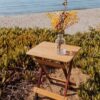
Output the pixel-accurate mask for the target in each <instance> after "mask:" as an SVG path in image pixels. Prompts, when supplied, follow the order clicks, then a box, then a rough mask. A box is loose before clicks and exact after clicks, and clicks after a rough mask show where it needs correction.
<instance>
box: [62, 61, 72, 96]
mask: <svg viewBox="0 0 100 100" xmlns="http://www.w3.org/2000/svg"><path fill="white" fill-rule="evenodd" d="M72 62H73V61H71V62H70V64H69V69H68V73H67V76H66V75H65V77H66V83H65V90H64V96H66V93H67V90H68V85H69V80H70V75H71V70H72ZM66 71H67V70H66ZM63 72H64V73H65V70H64V69H63Z"/></svg>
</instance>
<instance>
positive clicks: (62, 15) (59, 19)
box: [48, 11, 78, 31]
mask: <svg viewBox="0 0 100 100" xmlns="http://www.w3.org/2000/svg"><path fill="white" fill-rule="evenodd" d="M48 16H49V18H50V19H51V25H52V26H53V28H54V29H55V30H56V31H62V30H65V29H66V28H68V27H69V26H71V25H73V24H74V23H77V22H78V17H77V12H76V11H69V12H59V13H52V14H51V13H49V14H48Z"/></svg>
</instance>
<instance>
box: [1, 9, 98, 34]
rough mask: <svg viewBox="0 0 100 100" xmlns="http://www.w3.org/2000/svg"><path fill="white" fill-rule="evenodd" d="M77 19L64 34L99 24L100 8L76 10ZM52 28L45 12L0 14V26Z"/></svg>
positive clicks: (85, 29)
mask: <svg viewBox="0 0 100 100" xmlns="http://www.w3.org/2000/svg"><path fill="white" fill-rule="evenodd" d="M77 12H78V17H79V21H78V23H76V24H74V25H73V26H71V27H69V28H68V29H66V32H65V33H66V34H74V33H76V32H84V31H88V29H89V27H96V26H98V25H99V24H100V8H95V9H84V10H77ZM15 26H18V27H22V28H23V27H26V28H28V27H32V28H33V27H40V28H52V26H51V24H50V19H49V18H48V16H47V13H31V14H22V15H10V16H0V27H15Z"/></svg>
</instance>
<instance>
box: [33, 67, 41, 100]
mask: <svg viewBox="0 0 100 100" xmlns="http://www.w3.org/2000/svg"><path fill="white" fill-rule="evenodd" d="M42 75H43V69H42V68H40V69H39V79H38V83H37V87H40V84H41V78H42ZM34 100H38V94H37V93H35V96H34Z"/></svg>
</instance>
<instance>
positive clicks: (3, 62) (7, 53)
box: [0, 27, 100, 100]
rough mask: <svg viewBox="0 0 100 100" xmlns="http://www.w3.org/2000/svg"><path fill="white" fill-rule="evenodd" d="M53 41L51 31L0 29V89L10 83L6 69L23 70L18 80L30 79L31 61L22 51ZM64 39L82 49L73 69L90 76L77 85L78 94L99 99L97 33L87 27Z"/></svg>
mask: <svg viewBox="0 0 100 100" xmlns="http://www.w3.org/2000/svg"><path fill="white" fill-rule="evenodd" d="M55 38H56V32H55V31H53V30H47V29H39V28H35V29H32V28H28V29H26V28H24V29H22V28H18V27H15V28H0V86H2V85H5V83H6V82H8V81H9V80H10V81H11V80H12V78H11V75H12V72H11V71H9V69H14V70H15V68H19V69H23V70H22V71H23V73H22V71H21V73H20V74H21V75H22V79H27V80H28V79H29V80H32V75H33V74H34V73H33V72H31V70H34V67H35V62H34V61H33V59H32V58H31V57H29V56H27V55H26V52H27V51H28V50H29V49H30V48H32V47H34V46H35V45H37V44H39V43H40V42H42V41H51V42H54V41H55ZM65 39H66V43H67V44H73V45H78V46H81V47H82V49H81V50H80V52H79V54H78V55H77V56H76V57H75V59H74V66H75V67H80V68H81V69H82V71H83V72H84V73H87V74H89V75H90V79H89V80H88V81H87V82H86V83H85V84H82V85H81V86H80V91H79V95H80V96H81V98H82V99H83V100H100V31H97V30H95V29H92V28H91V29H90V32H86V33H77V34H75V35H65ZM15 72H16V73H17V72H20V71H19V70H18V71H15Z"/></svg>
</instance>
